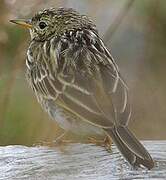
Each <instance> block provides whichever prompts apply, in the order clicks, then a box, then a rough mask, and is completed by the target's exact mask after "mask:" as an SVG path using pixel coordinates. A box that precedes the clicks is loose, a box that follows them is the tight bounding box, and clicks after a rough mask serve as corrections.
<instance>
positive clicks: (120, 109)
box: [11, 7, 154, 169]
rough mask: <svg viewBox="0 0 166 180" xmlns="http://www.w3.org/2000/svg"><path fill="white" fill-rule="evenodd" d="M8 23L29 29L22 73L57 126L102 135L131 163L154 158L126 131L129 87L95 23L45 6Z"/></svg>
mask: <svg viewBox="0 0 166 180" xmlns="http://www.w3.org/2000/svg"><path fill="white" fill-rule="evenodd" d="M11 22H12V23H15V24H18V25H20V26H22V27H25V28H27V29H29V31H30V37H31V41H30V44H29V47H28V50H27V58H26V67H27V68H26V77H27V81H28V83H29V85H30V86H31V88H32V90H33V92H34V93H35V95H36V97H37V100H38V102H39V103H40V104H41V105H42V107H43V109H44V110H45V111H46V112H48V114H49V116H50V117H51V118H52V119H54V120H55V121H56V122H57V123H58V124H59V126H60V127H61V128H63V129H64V130H66V131H69V132H72V133H75V134H77V135H91V134H93V135H106V137H109V138H111V139H112V140H113V142H114V143H115V145H116V146H117V148H118V149H119V151H120V152H121V154H122V155H123V157H124V158H125V159H126V160H127V161H128V162H129V163H130V164H131V166H133V167H140V166H144V167H146V168H147V169H152V168H153V167H154V161H153V159H152V157H151V155H150V154H149V152H148V151H147V150H146V149H145V147H144V146H143V145H142V144H141V143H140V142H139V140H138V139H137V138H136V137H135V135H134V134H133V133H132V132H131V131H130V130H129V128H128V123H129V120H130V116H131V103H130V100H129V88H128V86H127V85H126V82H125V81H124V80H123V77H122V75H121V73H120V70H119V67H118V65H117V64H116V62H115V60H114V58H113V57H112V55H111V53H110V52H109V50H108V49H107V47H106V46H105V44H104V42H103V40H102V39H101V37H100V35H99V32H98V30H97V27H96V25H95V24H94V23H93V21H92V20H91V19H90V18H89V17H88V16H86V15H83V14H80V13H79V12H77V11H76V10H74V9H72V8H63V7H60V8H53V7H52V8H48V9H43V10H40V11H38V12H37V13H36V14H35V15H34V16H33V17H32V18H30V19H15V20H11Z"/></svg>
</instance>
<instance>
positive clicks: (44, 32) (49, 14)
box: [29, 8, 96, 41]
mask: <svg viewBox="0 0 166 180" xmlns="http://www.w3.org/2000/svg"><path fill="white" fill-rule="evenodd" d="M29 22H30V24H31V25H32V27H31V28H30V34H31V38H32V39H33V40H37V41H44V40H47V39H49V38H50V37H52V36H59V35H61V34H64V33H65V32H67V31H71V30H74V29H80V30H81V29H84V28H86V29H93V30H95V29H96V26H95V25H94V24H93V23H92V21H91V20H90V19H89V18H88V17H87V16H85V15H81V14H79V13H78V12H77V11H75V10H73V9H72V8H68V9H67V8H58V9H56V8H49V9H44V10H42V11H39V12H38V13H36V14H35V16H34V17H32V18H31V19H30V21H29Z"/></svg>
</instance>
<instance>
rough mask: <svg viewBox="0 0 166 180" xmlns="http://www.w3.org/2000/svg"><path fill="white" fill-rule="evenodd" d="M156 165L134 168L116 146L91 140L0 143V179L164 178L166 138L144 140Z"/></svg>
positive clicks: (92, 179) (101, 179) (165, 174)
mask: <svg viewBox="0 0 166 180" xmlns="http://www.w3.org/2000/svg"><path fill="white" fill-rule="evenodd" d="M143 143H144V145H145V146H146V147H147V149H148V150H149V152H150V153H151V155H152V157H153V158H154V160H155V161H156V167H155V168H154V169H152V170H151V171H148V170H146V169H144V168H139V169H137V170H135V169H133V168H131V166H130V165H129V164H128V163H127V162H126V161H125V160H124V159H123V158H122V156H121V154H120V153H119V152H118V151H117V148H116V147H115V146H113V148H112V152H110V153H109V152H107V151H105V149H104V148H103V147H99V146H95V145H91V144H69V145H68V146H67V147H65V151H64V152H62V151H60V149H59V148H58V147H25V146H18V145H14V146H5V147H4V146H1V147H0V180H6V179H7V180H8V179H9V180H10V179H11V180H12V179H14V180H17V179H18V180H26V179H30V180H33V179H34V180H38V179H42V180H47V179H48V180H65V179H66V180H75V179H79V180H83V179H85V180H108V179H114V180H115V179H148V180H149V179H166V141H144V142H143Z"/></svg>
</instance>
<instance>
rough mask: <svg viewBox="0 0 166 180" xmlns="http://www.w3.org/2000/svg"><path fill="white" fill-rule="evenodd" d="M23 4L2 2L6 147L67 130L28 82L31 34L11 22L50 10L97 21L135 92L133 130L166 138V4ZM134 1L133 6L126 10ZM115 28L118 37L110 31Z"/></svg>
mask: <svg viewBox="0 0 166 180" xmlns="http://www.w3.org/2000/svg"><path fill="white" fill-rule="evenodd" d="M20 2H21V0H15V1H9V0H2V3H1V4H0V21H1V26H0V145H7V144H25V145H32V144H33V143H37V142H39V141H52V140H53V139H55V138H56V137H57V136H58V135H59V134H60V133H61V132H62V130H61V129H60V128H59V127H58V126H57V125H56V123H55V122H54V121H52V120H50V119H49V117H48V115H47V114H46V113H45V112H43V110H42V109H41V107H40V105H39V104H38V103H37V100H36V98H35V97H34V94H33V93H32V91H31V89H30V88H29V87H28V85H27V82H26V80H25V74H24V73H25V58H26V49H27V47H28V43H29V40H30V37H29V33H28V32H27V31H26V30H23V29H20V28H18V27H16V26H14V25H11V24H10V23H9V19H13V18H15V17H16V16H19V17H21V18H24V17H31V15H32V14H33V13H34V12H35V11H37V10H39V9H41V8H42V7H50V6H56V7H57V6H58V7H59V6H66V7H68V6H69V7H74V8H76V9H77V10H78V11H80V12H81V13H86V14H88V15H90V16H91V17H92V19H94V21H95V22H96V24H97V26H98V27H99V31H100V33H101V35H102V36H103V37H104V36H105V37H106V39H107V45H108V48H110V49H112V50H111V52H112V54H113V56H114V57H115V60H116V62H117V63H118V65H119V67H120V69H121V72H122V74H123V76H124V77H125V79H126V81H127V84H128V86H129V88H130V93H131V99H132V106H133V114H132V120H131V123H130V126H131V128H132V129H133V130H134V132H135V133H136V134H137V135H138V136H139V137H140V138H142V139H165V138H166V131H165V127H166V121H165V119H166V93H165V92H166V84H165V67H166V61H165V57H166V51H165V49H166V38H165V36H166V25H165V18H166V11H165V7H166V2H165V1H161V0H142V1H139V0H134V1H133V2H132V1H128V0H121V1H115V0H111V1H110V0H106V1H102V2H101V1H98V0H92V1H90V2H89V1H87V0H84V1H83V0H82V1H76V0H64V1H60V0H56V1H54V0H50V1H49V2H47V1H44V0H41V1H39V0H36V1H32V0H29V1H28V0H25V1H24V4H22V3H20ZM129 2H132V5H131V7H129V8H127V9H125V8H124V7H125V5H126V4H128V3H129ZM19 10H20V11H19ZM123 11H124V12H123ZM117 17H118V18H119V21H118V23H117V21H116V18H117ZM115 27H116V28H115ZM112 29H113V30H114V29H115V30H114V32H116V33H113V34H112V33H110V32H111V31H112ZM106 32H107V33H106ZM106 35H107V36H106Z"/></svg>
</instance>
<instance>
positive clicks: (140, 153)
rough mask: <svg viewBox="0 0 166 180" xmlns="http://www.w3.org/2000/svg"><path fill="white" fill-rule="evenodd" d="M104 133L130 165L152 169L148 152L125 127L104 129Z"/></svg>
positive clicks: (151, 160) (152, 163)
mask: <svg viewBox="0 0 166 180" xmlns="http://www.w3.org/2000/svg"><path fill="white" fill-rule="evenodd" d="M106 132H107V133H108V135H110V136H111V138H112V139H113V141H114V143H115V144H116V145H117V147H118V149H119V151H120V152H121V153H122V154H123V156H124V157H125V158H126V159H127V160H128V162H129V163H130V164H131V165H133V166H140V165H141V164H142V165H143V166H145V167H147V168H148V169H152V168H153V167H154V161H153V159H152V157H151V156H150V154H149V153H148V151H147V150H146V149H145V148H144V146H143V145H142V144H141V143H140V142H139V141H138V140H137V139H136V137H135V136H134V135H133V134H132V133H131V131H130V130H129V129H128V128H127V127H124V126H118V127H114V128H111V129H106Z"/></svg>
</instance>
